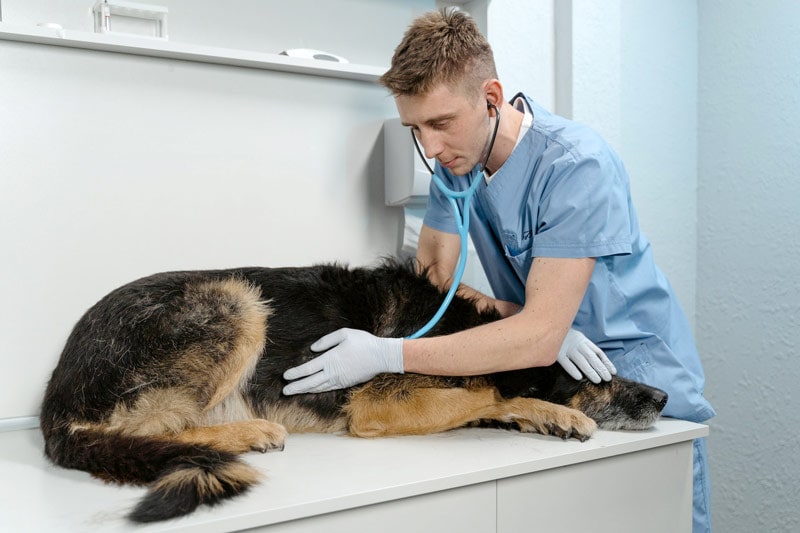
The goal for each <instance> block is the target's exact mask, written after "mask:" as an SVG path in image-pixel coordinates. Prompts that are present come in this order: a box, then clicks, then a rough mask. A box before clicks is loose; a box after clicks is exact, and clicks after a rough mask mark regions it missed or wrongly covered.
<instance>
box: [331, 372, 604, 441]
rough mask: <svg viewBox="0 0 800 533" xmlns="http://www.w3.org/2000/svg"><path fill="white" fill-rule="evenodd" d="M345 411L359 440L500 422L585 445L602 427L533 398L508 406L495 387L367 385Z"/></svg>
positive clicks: (580, 415)
mask: <svg viewBox="0 0 800 533" xmlns="http://www.w3.org/2000/svg"><path fill="white" fill-rule="evenodd" d="M398 383H400V382H399V381H398ZM411 383H413V381H412V382H411ZM387 389H388V390H387ZM345 410H346V412H347V414H348V416H349V431H350V433H351V434H353V435H356V436H359V437H380V436H389V435H424V434H428V433H436V432H440V431H446V430H448V429H454V428H458V427H463V426H466V425H469V424H471V423H476V422H480V421H482V420H496V421H498V422H502V423H513V424H516V425H517V426H518V427H519V428H520V430H521V431H524V432H532V433H541V434H543V435H555V436H558V437H561V438H570V437H572V438H576V439H578V440H582V441H583V440H586V439H588V438H589V437H590V436H591V435H592V433H593V432H594V430H595V429H596V427H597V424H596V423H595V422H594V420H592V419H591V418H589V417H587V416H586V415H584V414H583V413H581V412H580V411H577V410H575V409H571V408H569V407H565V406H563V405H557V404H553V403H550V402H546V401H543V400H538V399H534V398H511V399H508V400H505V399H503V398H502V397H501V396H500V394H499V393H498V392H497V389H495V388H494V387H492V386H481V387H436V386H433V387H428V386H421V387H415V386H410V387H409V386H399V387H396V388H391V387H387V386H386V382H383V383H380V384H374V385H373V383H368V384H367V385H365V386H364V387H362V388H360V389H358V390H356V391H355V392H354V393H353V394H352V395H351V397H350V401H349V403H348V404H347V405H346V407H345Z"/></svg>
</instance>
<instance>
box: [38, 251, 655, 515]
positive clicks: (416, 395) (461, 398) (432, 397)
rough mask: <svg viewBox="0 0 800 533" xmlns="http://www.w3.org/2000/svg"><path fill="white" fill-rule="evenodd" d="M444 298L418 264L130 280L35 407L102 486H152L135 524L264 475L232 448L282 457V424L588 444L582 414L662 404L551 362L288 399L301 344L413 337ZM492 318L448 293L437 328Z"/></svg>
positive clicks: (92, 316) (54, 452) (602, 415)
mask: <svg viewBox="0 0 800 533" xmlns="http://www.w3.org/2000/svg"><path fill="white" fill-rule="evenodd" d="M441 298H442V294H441V293H440V291H439V290H438V289H436V288H435V287H433V286H432V285H431V284H430V283H429V282H428V281H427V279H426V278H425V277H424V276H423V275H420V274H418V273H417V272H415V270H414V268H413V266H411V265H410V264H399V263H397V262H393V261H387V262H386V263H385V264H384V265H382V266H380V267H377V268H374V269H364V268H354V269H351V268H346V267H343V266H337V265H319V266H314V267H307V268H278V269H268V268H243V269H235V270H224V271H199V272H173V273H164V274H157V275H154V276H150V277H147V278H143V279H140V280H138V281H135V282H132V283H130V284H128V285H125V286H123V287H121V288H119V289H117V290H115V291H113V292H112V293H110V294H109V295H108V296H106V297H105V298H103V299H102V300H101V301H100V302H98V303H97V304H96V305H95V306H93V307H92V308H91V309H90V310H89V311H87V313H86V314H85V315H84V316H83V317H82V318H81V319H80V321H79V322H78V323H77V324H76V326H75V328H74V330H73V332H72V333H71V335H70V337H69V339H68V340H67V343H66V345H65V348H64V351H63V353H62V355H61V358H60V360H59V362H58V365H57V367H56V369H55V370H54V372H53V375H52V378H51V380H50V382H49V384H48V387H47V391H46V394H45V398H44V402H43V405H42V412H41V427H42V431H43V433H44V437H45V451H46V454H47V455H48V457H50V458H51V459H52V460H53V462H55V463H56V464H58V465H61V466H64V467H67V468H77V469H81V470H86V471H89V472H91V473H92V474H94V475H96V476H98V477H100V478H103V479H106V480H110V481H115V482H123V483H137V484H148V485H150V492H149V493H148V495H147V496H146V497H145V499H144V500H143V501H142V502H140V503H139V505H138V506H137V507H136V509H135V510H134V511H133V514H132V515H131V517H132V519H134V520H136V521H150V520H160V519H164V518H169V517H172V516H178V515H182V514H186V513H188V512H191V511H192V510H193V509H194V508H195V507H197V505H200V504H203V503H205V504H213V503H216V502H218V501H221V500H222V499H225V498H227V497H230V496H233V495H235V494H239V493H241V492H242V491H244V490H246V489H247V488H248V487H249V486H251V485H252V484H253V483H255V482H256V481H257V480H258V477H259V475H258V473H257V472H256V471H255V470H253V469H252V468H251V467H250V466H248V465H247V464H246V463H244V462H242V461H241V460H240V459H239V458H238V455H240V454H242V453H244V452H247V451H249V450H260V451H267V450H270V449H276V448H277V449H280V448H282V446H283V439H284V437H285V434H286V430H287V429H288V430H289V431H317V432H319V431H328V432H330V431H341V430H349V431H350V433H352V434H354V435H360V436H380V435H387V434H410V433H430V432H433V431H442V430H445V429H450V428H453V427H459V426H462V425H466V424H473V423H480V422H481V421H485V420H497V421H502V422H504V423H513V424H515V425H516V426H517V427H518V428H520V429H522V430H523V431H535V432H539V433H545V434H555V435H559V436H562V437H570V436H572V437H576V438H581V439H584V438H588V436H589V435H590V434H591V432H592V431H593V429H594V427H595V422H594V421H593V420H591V419H590V418H588V417H587V416H586V415H585V414H583V413H581V412H580V411H578V410H575V409H579V410H583V411H584V412H587V413H588V412H589V411H591V410H592V409H594V410H593V411H591V413H590V416H594V417H595V419H596V420H598V421H599V422H600V423H601V425H602V424H603V423H609V424H611V422H609V421H613V424H611V425H609V426H608V427H626V424H628V425H630V424H631V423H632V421H633V422H634V423H636V424H639V425H641V426H647V425H650V424H652V422H653V421H654V419H655V418H656V417H657V416H658V413H659V412H660V409H661V408H663V403H661V405H660V407H658V403H659V402H662V400H663V401H664V402H665V401H666V396H664V398H663V399H662V398H656V399H655V400H653V398H652V392H650V391H653V389H651V388H649V387H645V386H642V385H639V384H634V383H632V382H626V381H625V380H614V381H613V382H612V384H610V385H608V386H604V387H595V386H593V385H592V384H590V383H588V382H586V381H584V382H576V381H574V380H572V379H571V378H564V375H562V374H563V372H561V370H560V367H558V365H554V366H553V367H550V368H549V369H529V370H526V371H520V372H511V373H501V374H497V375H493V376H477V377H472V378H442V377H432V376H419V375H382V376H378V377H377V378H376V379H374V380H372V381H371V382H368V383H367V384H365V385H363V386H360V387H357V388H354V389H352V390H341V391H333V392H327V393H321V394H311V395H299V396H291V397H287V396H283V395H282V394H281V390H282V388H283V386H284V385H285V381H284V380H283V378H282V375H283V373H284V371H285V370H286V369H288V368H290V367H293V366H296V365H298V364H300V363H302V362H304V361H306V360H309V359H311V358H312V357H314V356H315V355H316V354H314V353H313V352H311V350H310V348H309V347H310V345H311V344H312V343H313V342H314V341H316V340H317V339H318V338H320V337H321V336H323V335H325V334H327V333H330V332H331V331H333V330H335V329H338V328H341V327H350V328H355V329H363V330H366V331H369V332H371V333H373V334H375V335H378V336H383V337H403V336H407V335H409V334H411V333H413V332H414V331H416V330H417V329H418V328H419V327H420V326H421V325H422V324H424V323H425V322H426V321H427V320H428V319H429V318H430V317H431V316H432V315H433V314H434V313H435V311H436V309H437V308H438V305H439V303H440V301H441ZM498 318H499V315H497V313H496V312H494V311H491V312H479V311H478V310H477V309H476V307H475V306H474V305H473V304H472V303H471V302H469V301H467V300H464V299H462V298H458V297H457V298H455V299H454V300H453V302H452V303H451V305H450V307H449V309H448V312H447V313H446V314H445V315H444V317H443V318H442V320H441V321H440V322H439V323H438V324H437V325H436V327H435V328H434V330H433V331H432V332H431V335H438V334H446V333H451V332H455V331H460V330H463V329H466V328H470V327H474V326H476V325H479V324H482V323H486V322H488V321H491V320H496V319H498ZM642 387H644V388H642ZM640 388H641V391H640ZM633 391H640V392H642V391H643V392H642V394H641V395H640V396H641V398H640V400H641V401H639V400H637V401H634V402H623V401H622V398H623V397H632V396H635V394H633ZM648 394H649V395H650V396H649V397H648ZM626 395H627V396H626ZM541 399H547V400H552V401H556V402H558V403H561V404H565V405H572V406H573V407H575V409H568V408H566V407H563V406H561V405H555V404H552V403H548V402H543V401H542V400H541ZM637 402H638V403H637ZM648 402H649V403H648ZM634 403H637V405H636V406H635V408H633V411H631V410H630V409H629V407H630V405H632V404H634ZM623 404H625V405H628V404H630V405H628V407H625V408H624V409H621V408H620V406H621V405H623ZM612 411H613V412H612ZM634 411H635V412H634Z"/></svg>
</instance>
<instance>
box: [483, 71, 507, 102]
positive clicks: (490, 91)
mask: <svg viewBox="0 0 800 533" xmlns="http://www.w3.org/2000/svg"><path fill="white" fill-rule="evenodd" d="M483 94H484V97H485V98H486V102H487V106H489V104H490V105H494V106H497V107H501V106H502V105H503V102H504V99H503V84H502V83H500V80H498V79H496V78H492V79H490V80H486V82H484V84H483ZM489 107H490V106H489Z"/></svg>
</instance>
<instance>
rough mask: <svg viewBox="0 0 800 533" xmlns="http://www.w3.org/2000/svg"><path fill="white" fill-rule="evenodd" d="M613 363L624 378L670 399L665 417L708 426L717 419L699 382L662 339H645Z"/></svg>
mask: <svg viewBox="0 0 800 533" xmlns="http://www.w3.org/2000/svg"><path fill="white" fill-rule="evenodd" d="M612 361H613V363H614V366H616V367H617V373H618V374H619V375H620V376H623V377H626V378H628V379H632V380H634V381H638V382H640V383H645V384H647V385H650V386H651V387H657V388H659V389H661V390H663V391H665V392H666V393H667V394H668V395H669V400H667V406H666V407H665V408H664V412H663V414H664V416H668V417H671V418H680V419H682V420H688V421H690V422H704V421H706V420H708V419H709V418H711V417H713V416H714V414H715V413H714V409H713V408H712V407H711V404H709V403H708V401H707V400H706V399H705V398H704V397H703V394H702V393H701V392H700V390H699V388H698V386H697V381H696V380H695V379H694V377H693V376H692V374H691V373H690V372H689V371H688V370H687V369H686V367H685V366H684V365H683V364H682V363H681V361H680V360H679V359H678V358H677V357H676V356H675V354H674V353H672V350H670V349H669V347H668V346H667V345H666V344H664V342H663V341H662V340H661V339H659V338H658V337H651V338H648V339H643V340H642V341H641V342H640V343H639V344H638V345H637V346H636V347H635V348H633V349H632V350H630V351H629V352H627V353H625V354H623V355H621V356H619V357H615V358H612Z"/></svg>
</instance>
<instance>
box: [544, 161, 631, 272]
mask: <svg viewBox="0 0 800 533" xmlns="http://www.w3.org/2000/svg"><path fill="white" fill-rule="evenodd" d="M629 198H630V194H629V183H628V178H627V174H626V173H625V170H624V168H623V167H622V163H621V162H620V161H619V159H618V158H617V157H616V156H615V155H614V153H613V152H611V151H610V150H609V151H608V152H607V153H599V154H597V155H591V156H582V157H576V156H575V154H574V153H572V152H570V151H565V152H564V153H563V155H562V156H561V157H559V158H558V159H557V160H556V161H554V162H553V166H552V169H551V173H550V176H549V178H548V179H547V180H546V183H545V188H544V190H543V191H542V196H541V198H540V201H541V203H540V207H539V216H538V217H537V218H538V219H537V222H536V224H537V225H536V231H535V236H534V241H533V249H532V252H533V255H534V256H537V257H602V256H608V255H619V254H629V253H631V242H632V235H631V232H632V230H631V220H632V213H631V210H632V209H633V208H632V205H631V204H630V201H629Z"/></svg>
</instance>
